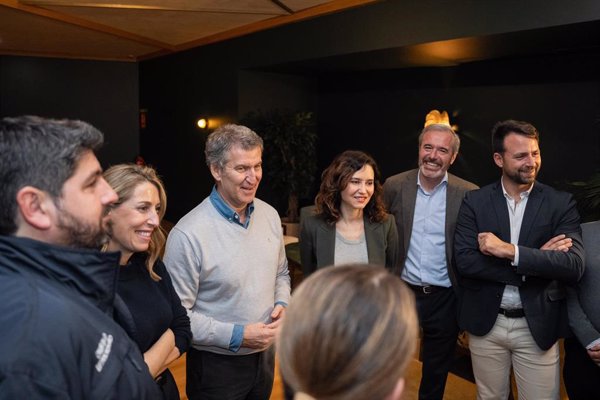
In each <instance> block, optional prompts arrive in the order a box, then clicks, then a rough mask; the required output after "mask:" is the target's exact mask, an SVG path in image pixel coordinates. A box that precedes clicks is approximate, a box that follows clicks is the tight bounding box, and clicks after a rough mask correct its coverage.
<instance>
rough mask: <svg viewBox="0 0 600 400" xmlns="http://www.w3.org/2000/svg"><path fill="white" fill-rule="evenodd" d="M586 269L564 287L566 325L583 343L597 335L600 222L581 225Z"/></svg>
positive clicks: (599, 331) (599, 334) (599, 325)
mask: <svg viewBox="0 0 600 400" xmlns="http://www.w3.org/2000/svg"><path fill="white" fill-rule="evenodd" d="M581 229H582V231H583V246H584V248H585V272H584V273H583V276H582V277H581V280H580V281H579V283H578V284H577V285H573V286H567V311H568V313H569V325H571V329H573V332H574V333H575V336H577V339H578V340H579V342H580V343H581V344H582V345H583V346H587V345H588V344H590V343H592V342H593V341H594V340H596V339H599V338H600V307H599V306H598V305H599V304H600V221H594V222H588V223H586V224H581Z"/></svg>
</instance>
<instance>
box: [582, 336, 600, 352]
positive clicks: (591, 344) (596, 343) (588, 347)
mask: <svg viewBox="0 0 600 400" xmlns="http://www.w3.org/2000/svg"><path fill="white" fill-rule="evenodd" d="M598 344H600V338H598V339H596V340H594V341H593V342H592V343H590V344H588V345H587V346H585V348H586V349H587V350H589V349H591V348H592V347H594V346H596V345H598Z"/></svg>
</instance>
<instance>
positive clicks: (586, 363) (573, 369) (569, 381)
mask: <svg viewBox="0 0 600 400" xmlns="http://www.w3.org/2000/svg"><path fill="white" fill-rule="evenodd" d="M563 379H564V382H565V389H567V394H568V395H569V399H571V400H597V399H599V398H600V389H598V382H600V366H598V365H596V364H595V363H594V362H593V361H592V359H591V358H590V356H589V355H588V353H587V350H586V349H585V347H584V346H582V345H581V343H579V341H578V340H577V339H576V338H574V337H572V338H568V339H565V365H564V367H563Z"/></svg>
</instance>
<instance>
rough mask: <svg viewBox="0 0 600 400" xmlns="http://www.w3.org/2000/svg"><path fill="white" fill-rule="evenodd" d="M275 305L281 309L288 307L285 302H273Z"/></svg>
mask: <svg viewBox="0 0 600 400" xmlns="http://www.w3.org/2000/svg"><path fill="white" fill-rule="evenodd" d="M275 305H276V306H277V305H279V306H283V307H287V306H288V305H287V303H286V302H285V301H276V302H275Z"/></svg>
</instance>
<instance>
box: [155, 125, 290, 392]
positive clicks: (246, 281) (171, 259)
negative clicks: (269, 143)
mask: <svg viewBox="0 0 600 400" xmlns="http://www.w3.org/2000/svg"><path fill="white" fill-rule="evenodd" d="M262 150H263V142H262V139H261V138H260V137H259V136H258V135H257V134H256V133H255V132H253V131H252V130H250V129H248V128H246V127H244V126H239V125H225V126H222V127H220V128H219V129H217V130H216V131H214V132H213V133H212V134H211V135H209V137H208V140H207V142H206V148H205V154H206V162H207V164H208V167H209V168H210V171H211V174H212V175H213V178H214V179H215V182H216V184H215V187H214V188H213V190H212V193H211V194H210V195H209V196H208V197H207V198H206V199H204V200H203V201H202V202H201V203H200V204H199V205H198V206H197V207H196V208H194V209H193V210H192V211H190V212H189V213H188V214H187V215H185V216H184V217H183V218H182V219H181V220H180V221H179V222H178V223H177V225H175V227H174V228H173V230H172V231H171V233H170V235H169V238H168V241H167V247H166V253H165V259H164V261H165V264H166V265H167V269H168V270H169V273H170V275H171V278H172V280H173V286H174V287H175V290H176V291H177V293H178V295H179V297H180V298H181V302H182V304H183V306H184V307H185V308H186V309H187V310H188V315H189V317H190V321H191V328H192V333H193V339H192V348H191V349H190V350H189V351H188V355H187V384H186V385H187V386H186V392H187V395H188V398H189V399H190V400H193V399H203V400H206V399H208V400H210V399H215V400H222V399H231V400H234V399H248V400H253V399H254V400H266V399H268V398H269V396H270V393H271V388H272V385H273V363H272V359H268V358H270V357H269V356H268V352H265V350H266V349H267V348H268V347H269V346H270V345H271V344H272V342H273V340H274V338H275V335H276V333H277V331H278V329H279V325H280V323H281V320H282V318H283V315H284V311H285V307H286V305H287V303H288V301H289V297H290V278H289V273H288V267H287V259H286V256H285V250H284V245H283V234H282V229H281V221H280V219H279V216H278V214H277V212H276V211H275V209H274V208H273V207H271V206H269V205H268V204H267V203H265V202H263V201H261V200H260V199H257V198H256V197H255V195H256V190H257V188H258V185H259V183H260V180H261V177H262Z"/></svg>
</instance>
